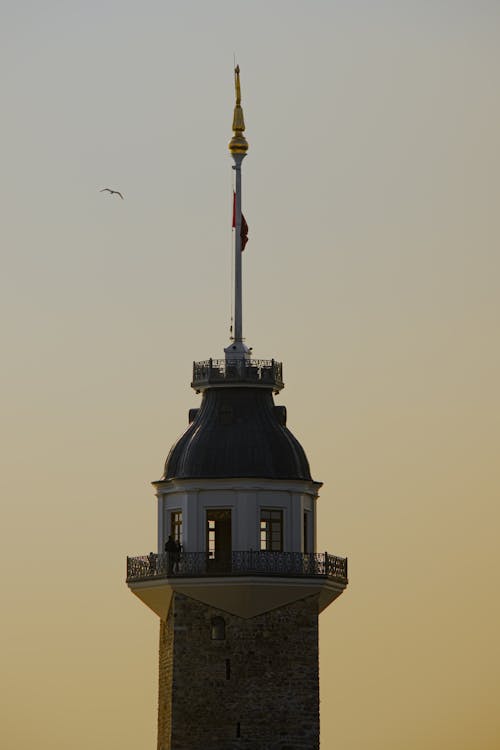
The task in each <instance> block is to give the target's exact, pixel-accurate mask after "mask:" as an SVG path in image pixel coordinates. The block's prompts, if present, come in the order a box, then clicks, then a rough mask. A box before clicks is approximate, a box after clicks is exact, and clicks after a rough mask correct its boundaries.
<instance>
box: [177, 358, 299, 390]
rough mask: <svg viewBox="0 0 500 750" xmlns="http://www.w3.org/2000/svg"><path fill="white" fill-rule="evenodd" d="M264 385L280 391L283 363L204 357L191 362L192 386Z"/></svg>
mask: <svg viewBox="0 0 500 750" xmlns="http://www.w3.org/2000/svg"><path fill="white" fill-rule="evenodd" d="M238 383H243V384H245V385H256V386H265V387H267V388H272V389H273V391H274V392H275V393H278V392H279V391H281V389H282V388H283V386H284V383H283V364H282V363H281V362H276V360H274V359H206V360H205V361H204V362H193V382H192V383H191V386H192V388H194V389H195V390H197V391H203V390H204V389H205V388H207V387H208V386H212V385H219V386H220V385H236V384H238Z"/></svg>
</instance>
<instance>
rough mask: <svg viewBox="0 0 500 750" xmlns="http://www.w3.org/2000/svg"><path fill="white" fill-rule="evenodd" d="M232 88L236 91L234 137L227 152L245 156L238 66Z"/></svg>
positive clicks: (243, 121) (245, 141)
mask: <svg viewBox="0 0 500 750" xmlns="http://www.w3.org/2000/svg"><path fill="white" fill-rule="evenodd" d="M234 88H235V91H236V104H235V105H234V115H233V131H234V135H233V137H232V138H231V141H230V143H229V150H230V152H231V153H232V154H233V155H234V154H246V152H247V151H248V141H247V139H246V138H245V136H244V135H243V131H244V130H245V120H244V118H243V110H242V108H241V87H240V66H239V65H237V66H236V67H235V69H234Z"/></svg>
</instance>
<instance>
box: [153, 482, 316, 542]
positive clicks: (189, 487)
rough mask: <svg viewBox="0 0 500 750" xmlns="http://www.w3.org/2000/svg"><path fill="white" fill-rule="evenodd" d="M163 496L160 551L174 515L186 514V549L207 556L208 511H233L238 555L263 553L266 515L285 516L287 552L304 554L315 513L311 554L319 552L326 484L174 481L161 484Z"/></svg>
mask: <svg viewBox="0 0 500 750" xmlns="http://www.w3.org/2000/svg"><path fill="white" fill-rule="evenodd" d="M155 486H156V493H157V497H158V551H159V552H161V551H163V549H164V546H165V542H166V540H167V539H168V535H169V533H170V514H171V513H172V511H175V510H181V511H182V522H183V547H184V550H185V551H186V552H205V547H206V529H205V523H206V511H207V509H208V508H228V509H230V510H231V519H232V546H233V550H250V549H254V550H258V549H260V510H261V508H272V509H277V510H282V511H283V548H284V551H286V552H287V551H292V552H302V551H303V514H304V512H305V511H307V512H308V513H309V514H310V523H309V534H310V545H311V547H310V550H311V551H315V550H316V499H317V497H318V491H319V489H320V487H321V483H320V482H307V481H300V480H290V481H285V480H254V479H240V480H234V479H232V480H210V479H206V480H170V481H167V482H158V483H156V484H155Z"/></svg>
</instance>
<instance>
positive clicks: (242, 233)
mask: <svg viewBox="0 0 500 750" xmlns="http://www.w3.org/2000/svg"><path fill="white" fill-rule="evenodd" d="M235 228H236V193H235V192H234V190H233V229H235ZM240 237H241V252H243V250H244V249H245V245H246V244H247V242H248V224H247V223H246V221H245V217H244V216H243V214H241V231H240Z"/></svg>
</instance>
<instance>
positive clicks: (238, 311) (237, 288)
mask: <svg viewBox="0 0 500 750" xmlns="http://www.w3.org/2000/svg"><path fill="white" fill-rule="evenodd" d="M244 158H245V154H233V159H234V167H233V169H234V170H235V173H236V180H235V183H236V184H235V193H236V195H235V229H234V341H235V343H236V344H242V343H243V290H242V263H241V261H242V253H241V163H242V161H243V159H244Z"/></svg>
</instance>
